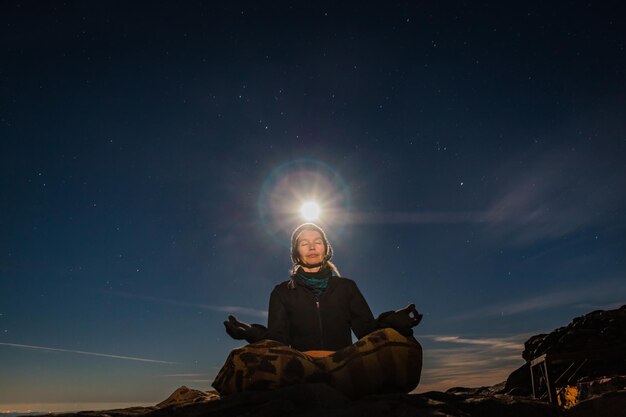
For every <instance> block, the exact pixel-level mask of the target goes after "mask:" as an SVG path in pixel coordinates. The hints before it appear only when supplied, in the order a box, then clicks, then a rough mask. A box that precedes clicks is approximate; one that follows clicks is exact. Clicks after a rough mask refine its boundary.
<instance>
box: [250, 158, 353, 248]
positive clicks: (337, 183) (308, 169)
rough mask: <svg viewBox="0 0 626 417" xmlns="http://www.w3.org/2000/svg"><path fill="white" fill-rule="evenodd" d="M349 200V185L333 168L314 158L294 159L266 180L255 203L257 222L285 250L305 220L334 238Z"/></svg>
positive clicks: (344, 216) (348, 210)
mask: <svg viewBox="0 0 626 417" xmlns="http://www.w3.org/2000/svg"><path fill="white" fill-rule="evenodd" d="M350 200H351V198H350V189H349V188H348V185H347V184H346V182H345V181H344V180H343V178H342V177H341V175H339V173H338V172H337V171H335V170H334V169H333V168H332V167H330V166H329V165H327V164H325V163H323V162H321V161H318V160H314V159H296V160H292V161H288V162H285V163H283V164H281V165H279V166H277V167H276V168H274V169H273V170H272V171H271V172H270V174H269V175H268V176H267V177H266V179H265V181H264V182H263V186H262V187H261V190H260V193H259V199H258V202H257V204H258V209H259V220H260V222H261V224H262V225H263V226H264V229H265V231H266V232H267V233H268V234H269V235H270V236H271V237H272V238H273V239H274V240H275V242H276V243H278V244H281V245H283V246H287V247H289V237H290V236H291V232H292V231H293V229H294V228H295V227H297V226H298V225H299V224H301V223H303V220H304V219H305V220H304V221H306V222H310V221H314V222H315V223H317V224H319V225H320V226H321V227H324V228H327V229H328V230H330V231H331V232H332V234H333V237H335V236H338V235H340V234H341V233H342V230H343V228H344V227H345V225H346V224H347V218H346V216H347V213H349V212H350V206H351V204H350ZM322 209H323V211H324V212H323V213H322Z"/></svg>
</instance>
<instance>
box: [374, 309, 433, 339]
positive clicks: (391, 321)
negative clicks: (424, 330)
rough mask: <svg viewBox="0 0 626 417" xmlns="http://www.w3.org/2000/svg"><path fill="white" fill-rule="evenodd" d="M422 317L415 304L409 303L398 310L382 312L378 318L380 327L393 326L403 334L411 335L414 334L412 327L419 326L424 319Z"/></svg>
mask: <svg viewBox="0 0 626 417" xmlns="http://www.w3.org/2000/svg"><path fill="white" fill-rule="evenodd" d="M411 313H412V314H413V315H411ZM422 317H423V316H422V315H421V314H420V313H418V312H417V310H416V309H415V304H409V305H408V306H406V307H405V308H403V309H401V310H398V311H385V312H384V313H380V315H379V316H378V319H377V320H378V324H379V325H380V327H382V328H385V327H391V328H393V329H395V330H396V331H397V332H398V333H400V334H401V335H403V336H406V337H410V336H413V329H412V327H415V326H417V325H418V324H419V323H420V321H422Z"/></svg>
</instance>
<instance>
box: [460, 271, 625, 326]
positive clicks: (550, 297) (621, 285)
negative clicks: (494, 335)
mask: <svg viewBox="0 0 626 417" xmlns="http://www.w3.org/2000/svg"><path fill="white" fill-rule="evenodd" d="M625 295H626V282H624V280H623V279H616V280H607V281H603V282H602V281H601V282H594V284H593V285H590V286H586V287H580V288H572V289H565V290H558V291H552V292H544V293H542V294H539V295H536V296H532V297H528V298H524V299H520V300H517V301H515V300H511V301H508V302H506V303H497V304H492V305H489V306H485V307H479V308H476V309H473V310H468V311H465V312H463V313H461V314H458V315H455V316H452V317H449V318H448V320H470V319H476V318H479V317H489V316H500V315H512V314H520V313H528V312H533V311H540V310H547V309H550V308H555V307H560V306H565V305H572V306H576V305H579V304H580V303H595V304H598V305H605V306H612V305H617V304H619V302H618V301H615V300H616V299H623V298H624V296H625Z"/></svg>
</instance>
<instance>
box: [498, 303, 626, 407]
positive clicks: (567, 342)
mask: <svg viewBox="0 0 626 417" xmlns="http://www.w3.org/2000/svg"><path fill="white" fill-rule="evenodd" d="M524 347H525V349H524V352H523V353H522V357H523V358H524V359H525V360H526V361H530V360H532V359H534V358H537V357H539V356H541V355H543V354H547V355H548V368H549V370H550V375H551V381H552V382H553V383H554V381H556V380H557V378H558V377H559V376H560V375H562V374H563V373H564V372H565V371H566V370H568V367H569V366H570V365H571V364H572V363H573V362H575V361H576V364H575V366H574V367H573V368H570V370H569V372H570V374H568V375H567V377H568V378H569V380H563V381H561V382H560V385H559V384H557V385H559V387H560V388H561V387H564V386H566V385H575V384H576V382H577V381H579V380H581V378H591V379H596V378H599V377H602V376H607V375H608V376H615V375H626V354H625V353H624V352H626V305H625V306H622V307H620V308H619V309H615V310H607V311H603V310H596V311H593V312H591V313H589V314H586V315H584V316H581V317H576V318H575V319H574V320H572V322H571V323H570V324H569V325H567V326H565V327H561V328H558V329H556V330H554V331H553V332H551V333H549V334H539V335H536V336H533V337H531V338H530V339H528V340H527V341H526V343H525V344H524ZM578 365H581V367H580V368H579V369H578V370H577V371H576V372H575V373H574V370H576V369H577V367H578ZM572 373H574V374H573V375H572ZM564 379H566V378H564ZM504 392H508V393H515V394H521V395H531V394H532V388H531V382H530V370H529V367H528V364H525V365H523V366H521V367H520V368H518V369H517V370H515V371H514V372H512V373H511V374H510V375H509V377H508V379H507V383H506V387H505V389H504Z"/></svg>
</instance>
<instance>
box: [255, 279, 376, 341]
mask: <svg viewBox="0 0 626 417" xmlns="http://www.w3.org/2000/svg"><path fill="white" fill-rule="evenodd" d="M267 327H268V333H267V336H266V337H267V338H268V339H272V340H277V341H279V342H282V343H284V344H286V345H289V346H291V347H292V348H294V349H297V350H303V351H304V350H339V349H342V348H344V347H347V346H349V345H351V344H352V335H351V333H350V331H351V330H352V331H354V334H355V335H356V337H357V338H359V339H360V338H362V337H363V336H365V335H367V334H368V333H371V332H373V331H374V330H376V329H378V328H379V326H378V323H377V321H376V320H375V319H374V316H373V315H372V311H371V310H370V308H369V306H368V305H367V302H366V301H365V298H363V295H361V292H360V291H359V289H358V288H357V286H356V283H355V282H354V281H352V280H351V279H348V278H340V277H334V276H333V277H330V278H329V282H328V287H327V288H326V290H325V291H324V293H323V294H322V296H321V297H320V298H319V300H317V299H316V298H315V295H314V294H313V292H312V291H311V290H309V289H308V288H307V287H305V286H304V285H302V284H301V283H300V282H299V281H298V280H295V279H292V280H289V281H285V282H283V283H281V284H279V285H277V286H276V287H275V288H274V290H273V291H272V294H271V296H270V306H269V317H268V324H267Z"/></svg>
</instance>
